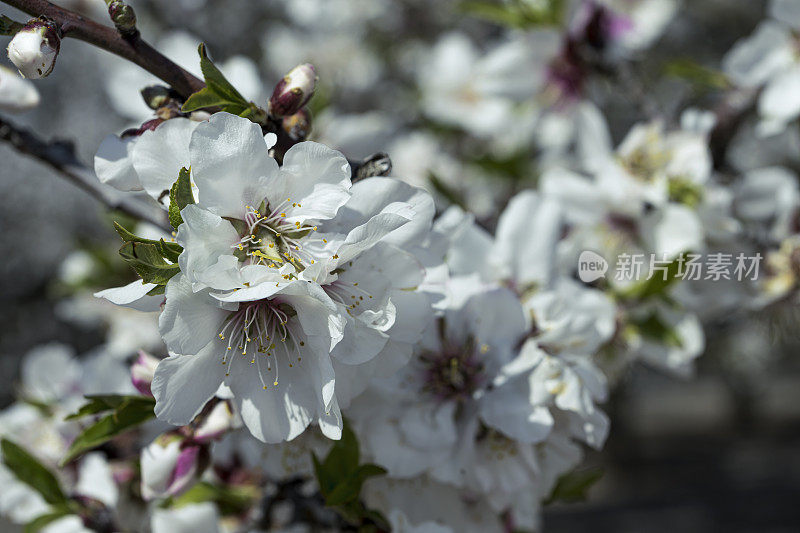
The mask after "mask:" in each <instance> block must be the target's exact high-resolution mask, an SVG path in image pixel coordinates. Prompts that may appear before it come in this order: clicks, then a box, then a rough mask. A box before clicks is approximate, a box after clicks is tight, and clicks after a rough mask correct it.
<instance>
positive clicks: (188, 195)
mask: <svg viewBox="0 0 800 533" xmlns="http://www.w3.org/2000/svg"><path fill="white" fill-rule="evenodd" d="M193 203H194V193H192V180H191V171H190V170H189V169H188V168H186V167H184V168H182V169H181V171H180V173H179V174H178V179H177V180H175V183H173V184H172V187H171V188H170V190H169V223H170V224H172V227H173V228H175V229H178V226H180V225H181V224H183V218H182V217H181V209H183V208H184V207H186V206H187V205H190V204H193ZM176 261H177V259H176Z"/></svg>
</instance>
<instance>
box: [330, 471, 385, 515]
mask: <svg viewBox="0 0 800 533" xmlns="http://www.w3.org/2000/svg"><path fill="white" fill-rule="evenodd" d="M384 474H386V469H384V468H381V467H380V466H378V465H374V464H364V465H361V466H359V467H358V468H357V469H356V471H355V472H353V473H351V474H350V475H349V476H348V477H347V478H345V479H343V480H341V481H339V483H338V484H337V485H336V486H335V487H334V488H333V490H332V491H331V492H330V493H329V494H328V495H327V496H326V497H325V503H326V504H327V505H330V506H331V507H334V506H337V505H344V504H347V503H350V502H353V501H357V500H358V497H359V495H360V494H361V486H362V485H363V484H364V482H365V481H366V480H367V479H369V478H371V477H375V476H382V475H384Z"/></svg>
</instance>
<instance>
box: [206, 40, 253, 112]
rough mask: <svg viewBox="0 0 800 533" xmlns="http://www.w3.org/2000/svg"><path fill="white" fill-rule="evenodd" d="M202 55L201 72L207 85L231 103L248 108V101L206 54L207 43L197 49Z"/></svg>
mask: <svg viewBox="0 0 800 533" xmlns="http://www.w3.org/2000/svg"><path fill="white" fill-rule="evenodd" d="M197 52H198V53H199V54H200V70H201V71H202V72H203V79H205V81H206V85H207V86H208V87H209V88H210V89H211V90H212V91H214V92H215V93H216V94H217V95H219V96H221V97H222V98H225V99H226V100H227V101H228V102H231V103H240V104H241V105H243V106H245V107H247V104H248V102H247V100H245V98H244V96H242V95H241V94H240V93H239V91H237V90H236V88H235V87H234V86H233V85H231V83H230V82H229V81H228V80H227V79H226V78H225V75H224V74H222V72H221V71H220V70H219V69H218V68H217V67H216V65H214V63H213V62H212V61H211V59H210V58H209V57H208V53H207V52H206V45H205V43H200V46H199V47H198V48H197Z"/></svg>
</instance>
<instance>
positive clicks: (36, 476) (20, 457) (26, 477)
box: [0, 439, 67, 506]
mask: <svg viewBox="0 0 800 533" xmlns="http://www.w3.org/2000/svg"><path fill="white" fill-rule="evenodd" d="M0 448H2V451H3V462H4V463H5V465H6V467H8V469H9V470H11V471H12V472H13V473H14V475H15V476H17V479H19V480H20V481H22V482H23V483H25V484H26V485H28V486H29V487H30V488H32V489H33V490H35V491H36V492H38V493H39V494H41V495H42V498H44V501H46V502H47V503H49V504H50V505H63V506H66V505H67V497H66V495H65V494H64V491H63V490H61V485H60V484H59V483H58V479H56V476H55V475H54V474H53V473H52V472H51V471H50V470H49V469H48V468H47V467H46V466H44V465H43V464H42V463H40V462H39V461H38V460H37V459H36V458H35V457H33V456H32V455H30V454H29V453H28V452H26V451H25V450H23V449H22V448H20V447H19V446H17V445H16V444H14V443H13V442H11V441H10V440H7V439H2V441H0Z"/></svg>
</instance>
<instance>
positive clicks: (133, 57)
mask: <svg viewBox="0 0 800 533" xmlns="http://www.w3.org/2000/svg"><path fill="white" fill-rule="evenodd" d="M2 1H3V2H4V3H6V4H8V5H10V6H12V7H15V8H17V9H19V10H20V11H24V12H25V13H27V14H29V15H31V16H33V17H39V16H42V15H44V16H46V17H48V18H50V19H52V20H53V21H55V22H56V24H57V25H58V26H59V27H60V28H61V31H62V33H63V35H64V36H65V37H71V38H73V39H78V40H81V41H84V42H87V43H89V44H92V45H94V46H97V47H98V48H102V49H103V50H106V51H107V52H111V53H112V54H116V55H118V56H120V57H122V58H124V59H127V60H128V61H131V62H133V63H136V64H137V65H139V66H140V67H142V68H143V69H145V70H147V71H148V72H150V73H151V74H153V75H155V76H157V77H158V78H160V79H162V80H163V81H164V82H166V83H168V84H169V85H170V86H171V87H172V88H174V89H175V90H176V91H177V92H178V93H179V94H180V95H181V96H183V97H184V98H188V97H189V96H190V95H191V94H192V93H195V92H197V91H199V90H200V89H202V88H203V87H205V83H203V81H202V80H200V79H198V78H197V77H196V76H194V75H192V74H190V73H189V72H187V71H186V70H184V69H183V68H181V67H180V66H178V65H176V64H175V63H173V62H172V61H170V60H169V59H167V58H166V57H165V56H164V55H163V54H161V53H160V52H158V51H157V50H156V49H154V48H153V47H152V46H150V45H149V44H147V43H146V42H145V41H144V40H142V38H141V37H140V36H139V33H138V32H136V33H134V34H133V35H131V36H123V35H122V34H120V33H119V32H118V31H117V30H115V29H113V28H110V27H108V26H102V25H100V24H97V23H96V22H93V21H91V20H88V19H86V18H84V17H82V16H81V15H79V14H77V13H74V12H72V11H69V10H68V9H64V8H61V7H58V6H56V5H53V4H51V3H50V2H47V1H45V0H2Z"/></svg>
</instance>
